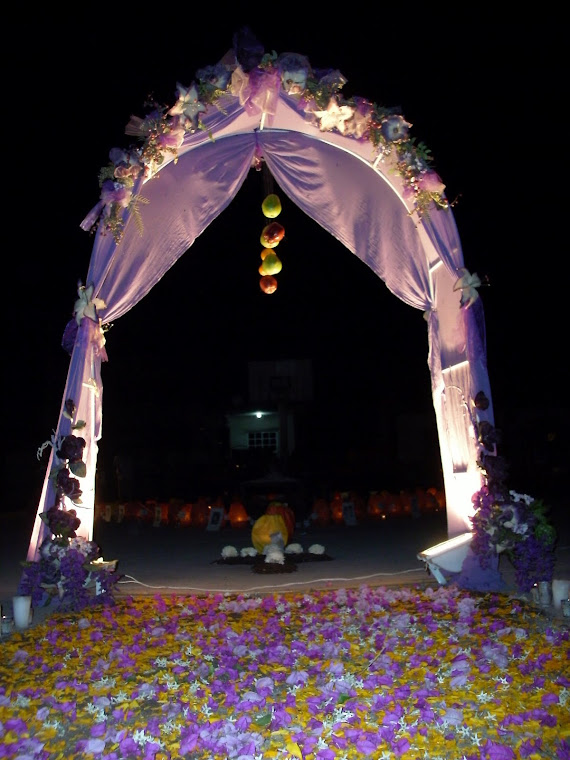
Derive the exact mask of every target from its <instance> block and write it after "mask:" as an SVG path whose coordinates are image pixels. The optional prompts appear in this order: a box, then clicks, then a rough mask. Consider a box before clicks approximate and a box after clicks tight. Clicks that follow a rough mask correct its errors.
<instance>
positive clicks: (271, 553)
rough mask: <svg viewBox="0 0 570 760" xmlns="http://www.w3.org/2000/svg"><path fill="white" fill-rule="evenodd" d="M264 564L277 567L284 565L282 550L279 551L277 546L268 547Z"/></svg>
mask: <svg viewBox="0 0 570 760" xmlns="http://www.w3.org/2000/svg"><path fill="white" fill-rule="evenodd" d="M265 562H273V563H276V564H278V565H284V564H285V555H284V554H283V552H282V550H281V549H279V548H278V547H277V546H271V545H270V547H269V550H268V551H267V553H266V555H265Z"/></svg>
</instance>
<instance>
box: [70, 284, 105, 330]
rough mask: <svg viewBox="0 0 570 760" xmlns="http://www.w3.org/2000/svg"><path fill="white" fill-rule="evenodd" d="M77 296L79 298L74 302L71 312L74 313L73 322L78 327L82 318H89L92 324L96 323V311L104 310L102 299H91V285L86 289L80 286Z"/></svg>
mask: <svg viewBox="0 0 570 760" xmlns="http://www.w3.org/2000/svg"><path fill="white" fill-rule="evenodd" d="M77 295H78V296H79V298H78V299H77V301H76V302H75V306H74V307H73V311H74V313H75V321H76V322H77V324H78V325H79V324H80V323H81V320H82V319H83V317H89V319H92V320H93V322H96V321H97V313H96V310H97V309H104V308H105V307H106V306H107V304H106V303H105V301H103V299H102V298H93V297H92V296H93V285H90V286H89V287H88V288H86V287H85V286H84V285H80V286H79V288H78V289H77Z"/></svg>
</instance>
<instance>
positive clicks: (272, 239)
mask: <svg viewBox="0 0 570 760" xmlns="http://www.w3.org/2000/svg"><path fill="white" fill-rule="evenodd" d="M284 234H285V227H283V225H281V224H279V222H271V224H267V225H266V226H265V227H264V228H263V230H262V231H261V237H260V238H259V240H260V242H261V245H262V246H263V247H264V248H275V246H277V245H279V243H280V242H281V240H282V239H283V235H284Z"/></svg>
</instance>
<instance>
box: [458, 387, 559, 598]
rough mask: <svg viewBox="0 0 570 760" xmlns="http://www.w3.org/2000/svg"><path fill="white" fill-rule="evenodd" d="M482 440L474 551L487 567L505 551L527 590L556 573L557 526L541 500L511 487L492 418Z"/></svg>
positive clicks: (485, 424) (481, 430) (477, 401)
mask: <svg viewBox="0 0 570 760" xmlns="http://www.w3.org/2000/svg"><path fill="white" fill-rule="evenodd" d="M482 399H483V400H482ZM484 402H485V399H484V396H483V394H481V393H479V394H477V397H476V399H475V406H476V407H477V406H479V408H485V407H484V406H483V407H481V406H480V404H481V403H483V404H484ZM478 439H479V442H480V444H481V446H482V449H483V451H482V454H481V457H480V459H479V463H478V464H479V467H480V469H481V470H482V471H483V473H484V474H485V479H486V483H485V485H483V486H482V488H481V489H480V490H479V491H477V492H476V493H475V494H474V495H473V497H472V502H473V506H474V508H475V514H474V515H473V517H472V519H471V522H472V529H473V539H472V542H471V549H472V551H473V552H474V554H476V555H477V556H478V559H479V563H480V565H481V567H482V568H488V567H491V566H492V565H493V562H494V559H495V558H496V556H497V554H499V553H501V552H505V553H506V554H507V556H508V557H509V560H510V561H511V563H512V565H513V567H514V569H515V583H516V585H517V588H518V589H519V590H520V591H522V592H528V591H530V590H531V588H532V587H533V586H534V585H535V584H537V583H539V582H540V581H549V582H550V581H552V578H553V577H554V567H555V564H556V557H555V549H556V540H557V536H556V530H555V529H554V526H553V525H552V523H551V522H550V520H549V517H548V511H549V510H548V507H547V506H546V505H545V504H544V503H543V501H542V500H540V499H534V498H533V497H531V496H526V495H524V494H518V493H516V492H515V491H512V490H509V489H508V488H507V486H506V481H507V476H508V467H507V465H506V463H505V460H504V459H503V458H502V457H501V456H500V455H497V454H496V453H495V451H496V444H497V443H500V439H501V436H500V434H499V432H498V431H497V430H495V428H494V427H493V426H492V425H491V424H490V423H489V422H481V423H480V424H479V426H478Z"/></svg>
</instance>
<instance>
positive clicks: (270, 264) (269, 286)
mask: <svg viewBox="0 0 570 760" xmlns="http://www.w3.org/2000/svg"><path fill="white" fill-rule="evenodd" d="M261 210H262V211H263V216H264V217H265V218H266V219H275V218H276V217H278V216H279V214H280V213H281V201H280V200H279V196H278V195H275V193H271V194H270V195H268V196H267V197H266V198H265V200H264V201H263V203H262V204H261ZM284 234H285V228H284V227H283V226H282V225H281V224H279V222H270V223H269V224H266V225H265V227H264V228H263V230H262V232H261V237H260V238H259V242H260V243H261V245H262V246H263V250H262V251H261V266H260V267H259V274H260V275H261V280H260V281H259V287H260V288H261V289H262V290H263V292H264V293H267V294H268V295H271V293H275V291H276V290H277V278H276V277H275V275H276V274H279V272H280V271H281V269H282V267H283V264H282V263H281V259H280V258H279V256H277V254H276V253H275V248H276V247H277V246H278V245H279V243H280V242H281V240H282V239H283V235H284Z"/></svg>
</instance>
